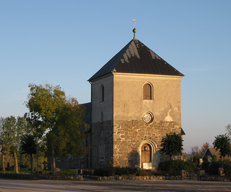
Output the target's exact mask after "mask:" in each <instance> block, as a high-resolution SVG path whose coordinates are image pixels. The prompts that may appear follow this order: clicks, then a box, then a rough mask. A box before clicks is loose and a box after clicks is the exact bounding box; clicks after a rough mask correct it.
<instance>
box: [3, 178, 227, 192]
mask: <svg viewBox="0 0 231 192" xmlns="http://www.w3.org/2000/svg"><path fill="white" fill-rule="evenodd" d="M66 191H76V192H80V191H81V192H89V191H92V192H114V191H116V192H131V191H137V192H140V191H157V192H160V191H161V192H177V191H180V192H185V191H188V192H196V191H197V192H202V191H203V192H204V191H206V192H225V191H231V183H229V182H203V181H53V180H35V181H31V180H13V179H0V192H66Z"/></svg>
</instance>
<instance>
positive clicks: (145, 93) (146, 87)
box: [143, 83, 152, 99]
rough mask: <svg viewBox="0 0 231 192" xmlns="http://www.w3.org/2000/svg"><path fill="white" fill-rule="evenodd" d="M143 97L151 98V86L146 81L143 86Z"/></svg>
mask: <svg viewBox="0 0 231 192" xmlns="http://www.w3.org/2000/svg"><path fill="white" fill-rule="evenodd" d="M143 99H152V86H151V85H150V84H148V83H146V84H145V85H144V87H143Z"/></svg>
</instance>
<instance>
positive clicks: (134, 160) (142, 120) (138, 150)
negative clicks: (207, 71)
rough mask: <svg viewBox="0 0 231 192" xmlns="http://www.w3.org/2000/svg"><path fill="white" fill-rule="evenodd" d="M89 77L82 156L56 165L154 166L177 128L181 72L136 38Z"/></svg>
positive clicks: (78, 166)
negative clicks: (89, 88) (164, 140)
mask: <svg viewBox="0 0 231 192" xmlns="http://www.w3.org/2000/svg"><path fill="white" fill-rule="evenodd" d="M133 33H134V38H133V39H132V40H131V41H130V42H128V44H127V45H125V47H123V48H122V49H121V50H120V51H119V52H118V53H117V54H116V55H115V56H114V57H112V59H111V60H109V61H108V62H107V63H106V64H105V65H104V66H103V67H102V68H101V69H99V70H98V71H97V72H96V73H95V74H94V75H93V76H92V77H90V79H89V80H88V81H89V82H90V84H91V102H90V103H86V104H83V105H84V106H85V108H86V114H85V117H84V121H85V122H86V123H88V124H89V128H88V130H86V141H85V145H86V146H87V147H88V153H87V155H86V156H85V157H82V158H75V157H73V156H72V155H69V156H68V157H67V158H65V159H63V158H60V159H57V160H56V161H57V162H56V165H57V167H58V168H92V169H95V168H97V167H104V166H119V167H126V166H128V167H137V168H143V169H155V168H157V167H158V164H159V162H161V161H163V160H166V159H167V158H168V157H167V156H165V155H163V154H161V153H160V149H161V147H160V145H161V140H162V138H163V137H165V136H166V134H169V133H173V132H175V133H177V134H180V135H182V137H183V135H184V131H183V129H182V127H181V78H182V77H183V76H184V75H183V74H182V73H181V72H179V71H178V70H177V69H175V68H174V67H173V66H171V65H170V64H168V63H167V62H166V61H165V60H164V59H162V58H161V57H160V56H158V55H157V54H156V53H155V52H153V51H152V50H151V49H149V48H148V47H147V46H145V45H144V44H143V43H142V42H141V41H139V40H138V39H137V38H136V29H135V28H134V29H133Z"/></svg>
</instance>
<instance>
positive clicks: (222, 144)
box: [213, 134, 231, 161]
mask: <svg viewBox="0 0 231 192" xmlns="http://www.w3.org/2000/svg"><path fill="white" fill-rule="evenodd" d="M213 146H214V148H215V149H216V151H218V150H219V151H220V154H221V160H222V161H223V159H224V157H225V156H226V155H228V156H229V155H231V147H230V138H229V137H228V135H226V134H224V135H218V136H216V137H215V140H214V142H213Z"/></svg>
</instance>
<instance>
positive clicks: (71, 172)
mask: <svg viewBox="0 0 231 192" xmlns="http://www.w3.org/2000/svg"><path fill="white" fill-rule="evenodd" d="M0 173H15V171H0ZM19 173H21V174H25V173H31V171H30V170H29V171H28V170H23V171H19ZM39 173H40V174H41V173H42V174H44V175H49V174H52V173H53V172H52V171H50V170H42V171H39ZM34 174H36V171H34ZM57 174H60V175H76V171H75V170H68V169H61V170H60V172H57Z"/></svg>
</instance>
